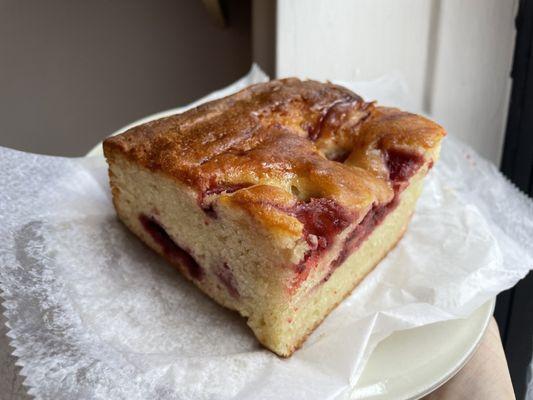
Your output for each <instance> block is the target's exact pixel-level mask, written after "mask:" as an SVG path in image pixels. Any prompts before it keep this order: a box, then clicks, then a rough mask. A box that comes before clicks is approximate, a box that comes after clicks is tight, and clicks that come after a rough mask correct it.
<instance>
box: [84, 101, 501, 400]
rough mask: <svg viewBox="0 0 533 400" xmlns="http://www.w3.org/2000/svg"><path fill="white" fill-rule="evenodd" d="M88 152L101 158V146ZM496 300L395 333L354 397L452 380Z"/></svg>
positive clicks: (399, 397)
mask: <svg viewBox="0 0 533 400" xmlns="http://www.w3.org/2000/svg"><path fill="white" fill-rule="evenodd" d="M182 111H183V109H172V110H168V111H163V112H161V113H157V114H154V115H150V116H148V117H146V118H143V119H140V120H138V121H135V122H133V123H131V124H129V125H127V126H125V127H123V128H121V129H119V130H118V131H116V132H114V133H113V135H116V134H118V133H121V132H124V131H125V130H127V129H129V128H131V127H133V126H136V125H138V124H141V123H145V122H148V121H151V120H154V119H158V118H163V117H166V116H169V115H172V114H176V113H178V112H182ZM87 156H97V157H98V156H100V157H101V156H103V154H102V145H101V144H98V145H97V146H95V147H94V148H93V149H92V150H91V151H90V152H89V153H88V154H87ZM494 304H495V300H494V299H493V300H491V301H489V302H487V303H486V304H484V305H483V306H481V307H480V308H479V309H477V310H476V311H475V312H474V313H473V314H472V315H471V316H470V317H468V318H465V319H459V320H452V321H444V322H439V323H435V324H431V325H427V326H423V327H420V328H415V329H409V330H405V331H401V332H397V333H395V334H393V335H391V336H389V337H388V338H387V339H385V340H384V341H382V342H381V343H380V344H379V345H378V347H377V348H376V350H374V352H373V353H372V355H371V357H370V359H369V361H368V363H367V365H366V367H365V369H364V371H363V373H362V375H361V377H360V379H359V381H358V383H357V386H356V388H355V391H354V393H353V395H352V397H351V398H352V399H354V400H355V399H363V398H365V399H372V400H407V399H419V398H420V397H422V396H424V395H426V394H428V393H431V392H432V391H433V390H435V389H436V388H438V387H439V386H441V385H442V384H444V383H445V382H446V381H447V380H448V379H450V378H452V377H453V376H454V375H455V374H456V373H457V372H458V371H459V370H460V369H461V368H462V367H463V366H464V365H465V363H466V362H467V361H468V360H469V358H470V357H471V355H472V353H473V352H474V351H475V349H476V348H477V346H478V344H479V342H480V340H481V338H482V337H483V334H484V332H485V330H486V328H487V326H488V323H489V321H490V317H491V316H492V314H493V312H494Z"/></svg>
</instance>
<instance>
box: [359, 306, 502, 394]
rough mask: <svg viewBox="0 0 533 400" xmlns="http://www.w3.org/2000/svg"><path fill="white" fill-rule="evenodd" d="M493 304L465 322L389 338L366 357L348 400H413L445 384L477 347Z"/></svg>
mask: <svg viewBox="0 0 533 400" xmlns="http://www.w3.org/2000/svg"><path fill="white" fill-rule="evenodd" d="M494 303H495V300H492V301H489V302H487V303H486V304H484V305H483V306H481V307H480V308H479V309H477V310H476V311H475V312H474V313H473V314H472V315H471V316H469V317H468V318H465V319H457V320H452V321H444V322H437V323H435V324H431V325H427V326H422V327H420V328H415V329H409V330H407V331H402V332H396V333H394V334H392V335H391V336H390V337H388V338H387V339H385V340H384V341H382V342H381V343H380V344H379V345H378V347H377V348H376V349H375V350H374V352H373V353H372V355H371V356H370V359H369V360H368V362H367V364H366V366H365V369H364V371H363V374H362V375H361V378H360V379H359V381H358V382H357V386H356V388H355V391H354V393H353V395H352V397H351V399H353V400H355V399H359V398H369V397H371V398H372V400H404V399H417V398H420V397H421V396H424V395H426V394H428V393H430V392H432V391H433V390H435V389H436V388H437V387H439V386H440V385H442V384H444V383H445V382H446V381H447V380H448V379H450V378H452V377H453V376H454V375H455V374H456V373H457V372H458V371H459V370H460V369H461V368H462V367H463V365H464V364H465V363H466V362H467V361H468V360H469V358H470V356H471V355H472V353H473V352H474V351H475V349H476V348H477V345H478V344H479V342H480V340H481V339H482V337H483V334H484V332H485V330H486V328H487V326H488V323H489V321H490V318H491V317H492V313H493V311H494Z"/></svg>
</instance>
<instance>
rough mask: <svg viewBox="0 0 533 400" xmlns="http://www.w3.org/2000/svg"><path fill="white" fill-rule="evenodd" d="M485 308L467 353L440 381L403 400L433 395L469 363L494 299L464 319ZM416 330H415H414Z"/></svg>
mask: <svg viewBox="0 0 533 400" xmlns="http://www.w3.org/2000/svg"><path fill="white" fill-rule="evenodd" d="M482 307H486V311H485V318H484V320H483V325H482V327H481V329H480V330H479V332H478V334H477V336H476V338H475V340H474V341H473V342H472V344H471V345H470V348H469V349H468V351H467V352H466V353H465V354H464V355H463V357H462V358H461V359H460V361H459V362H458V363H457V364H456V365H455V366H454V367H453V368H452V369H451V370H450V371H449V372H448V373H446V374H445V375H444V376H443V377H442V378H441V379H440V380H438V381H437V382H434V383H433V384H432V385H430V386H428V387H427V388H425V389H424V390H423V391H422V392H420V393H418V394H415V395H413V396H411V397H408V398H406V399H405V400H418V399H421V398H422V397H424V396H427V395H428V394H430V393H433V392H434V391H435V390H437V389H438V388H440V387H441V386H443V385H444V384H445V383H446V382H448V381H449V380H450V379H452V378H453V377H454V376H455V375H457V374H458V373H459V372H460V371H461V370H462V369H463V367H464V366H465V365H466V364H467V363H468V361H470V359H471V358H472V356H473V355H474V353H475V352H476V350H477V349H478V347H479V345H480V343H481V340H482V339H483V337H484V336H485V333H486V332H487V329H488V327H489V324H490V320H491V318H492V316H493V314H494V309H495V307H496V297H493V298H491V299H490V300H488V301H486V302H485V303H483V304H482V305H481V306H480V307H478V308H477V309H476V310H474V311H473V312H472V313H471V314H470V315H469V316H468V317H466V318H465V319H469V318H470V317H471V316H472V315H473V314H474V313H475V312H476V311H477V310H478V309H479V308H482ZM414 329H416V328H414Z"/></svg>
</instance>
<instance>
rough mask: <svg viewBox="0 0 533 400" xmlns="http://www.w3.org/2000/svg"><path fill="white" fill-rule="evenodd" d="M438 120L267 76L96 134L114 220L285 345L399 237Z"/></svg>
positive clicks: (327, 86)
mask: <svg viewBox="0 0 533 400" xmlns="http://www.w3.org/2000/svg"><path fill="white" fill-rule="evenodd" d="M444 135H445V131H444V130H443V128H442V127H441V126H439V125H438V124H436V123H434V122H432V121H430V120H428V119H426V118H424V117H421V116H418V115H414V114H410V113H407V112H403V111H400V110H398V109H395V108H387V107H381V106H378V105H377V104H375V103H373V102H365V101H364V100H363V99H362V98H361V97H359V96H358V95H356V94H355V93H353V92H351V91H350V90H348V89H346V88H344V87H341V86H337V85H334V84H331V83H320V82H316V81H311V80H308V81H301V80H299V79H294V78H291V79H282V80H274V81H270V82H268V83H261V84H257V85H253V86H250V87H248V88H246V89H244V90H242V91H240V92H238V93H236V94H234V95H231V96H228V97H225V98H223V99H220V100H215V101H212V102H209V103H205V104H203V105H201V106H199V107H197V108H194V109H192V110H189V111H187V112H185V113H182V114H179V115H174V116H171V117H167V118H162V119H159V120H156V121H152V122H149V123H146V124H143V125H139V126H137V127H134V128H132V129H130V130H128V131H126V132H125V133H123V134H121V135H118V136H115V137H111V138H109V139H107V140H105V141H104V144H103V146H104V153H105V156H106V159H107V162H108V164H109V177H110V184H111V190H112V194H113V203H114V206H115V208H116V211H117V214H118V216H119V218H120V219H121V220H122V222H123V223H124V224H125V225H126V226H127V227H128V228H129V229H130V230H131V231H132V232H134V233H135V234H136V235H137V236H138V237H139V238H140V239H141V240H142V241H143V242H144V243H146V244H147V245H148V246H149V247H151V248H152V249H153V250H154V251H156V252H158V253H159V254H161V255H162V256H163V257H165V258H166V259H167V260H168V261H169V262H170V263H171V264H173V265H174V266H175V267H176V268H178V269H179V270H180V271H181V273H182V274H183V275H184V276H185V277H186V278H187V279H189V280H191V281H192V282H193V283H194V284H195V285H196V286H197V287H198V288H199V289H200V290H202V291H203V292H204V293H205V294H207V295H208V296H209V297H211V298H212V299H214V300H215V301H216V302H217V303H219V304H221V305H223V306H224V307H227V308H230V309H232V310H236V311H238V312H239V313H240V314H241V315H242V316H243V317H245V318H246V319H247V323H248V325H249V326H250V328H251V329H252V331H253V332H254V334H255V335H256V337H257V339H258V340H259V341H260V342H261V343H262V344H263V345H264V346H265V347H267V348H268V349H270V350H272V351H273V352H275V353H276V354H278V355H280V356H290V355H291V354H292V353H293V352H294V351H295V350H296V349H297V348H298V347H299V346H301V345H302V343H303V342H304V341H305V339H306V338H307V336H308V335H309V334H310V333H311V332H312V331H313V329H315V328H316V326H317V325H318V324H320V322H321V321H322V320H323V319H324V318H325V317H326V316H327V315H328V313H329V312H330V311H331V310H332V309H333V308H334V307H335V306H336V305H337V304H339V302H340V301H342V300H343V298H344V297H346V296H347V295H348V294H349V293H350V292H351V291H352V290H353V289H354V288H355V287H356V286H357V285H358V283H359V282H361V280H362V279H363V278H364V277H365V275H367V274H368V273H369V272H370V271H371V270H372V269H373V268H374V267H375V266H376V264H378V263H379V261H380V260H381V259H382V258H383V257H384V256H385V255H386V254H387V253H388V252H389V251H390V250H391V249H392V248H393V247H394V246H395V245H396V243H397V242H398V241H399V240H400V238H401V237H402V235H403V233H404V232H405V230H406V227H407V224H408V222H409V219H410V217H411V215H412V213H413V210H414V208H415V203H416V200H417V198H418V196H419V194H420V191H421V188H422V181H423V179H424V177H425V175H426V173H427V172H428V170H429V169H430V168H431V167H432V166H433V164H434V163H435V162H436V160H437V158H438V155H439V149H440V141H441V139H442V138H443V136H444Z"/></svg>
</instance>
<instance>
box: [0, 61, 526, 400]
mask: <svg viewBox="0 0 533 400" xmlns="http://www.w3.org/2000/svg"><path fill="white" fill-rule="evenodd" d="M265 79H266V77H265V75H264V74H262V73H261V71H259V70H258V69H257V68H254V69H253V70H252V72H251V73H250V74H249V75H248V76H246V77H244V78H243V79H242V80H240V81H239V82H237V84H236V85H234V86H230V87H228V88H226V89H224V90H223V91H220V92H217V93H216V94H215V95H216V96H221V95H224V94H227V93H230V92H232V91H234V90H236V89H238V88H241V87H243V86H245V85H247V84H249V83H252V82H256V81H262V80H265ZM344 84H346V85H347V86H350V87H352V88H353V89H355V90H356V91H358V92H359V93H361V94H363V95H364V96H365V97H366V98H367V99H372V98H379V99H380V100H381V102H382V103H383V104H395V105H405V98H406V96H405V95H404V94H403V91H405V90H406V89H405V87H404V86H403V84H401V80H398V79H397V78H395V77H392V78H391V77H388V78H384V79H381V80H378V81H375V82H367V83H358V84H351V83H344ZM452 134H453V133H452ZM106 173H107V172H106V165H105V163H104V161H103V159H102V157H101V156H96V157H87V158H80V159H68V158H58V157H47V156H40V155H34V154H28V153H23V152H18V151H14V150H9V149H5V148H0V288H1V290H2V296H3V298H4V299H5V301H4V303H3V304H4V307H5V309H6V311H5V315H6V317H7V320H8V325H9V328H10V332H9V336H10V337H11V338H12V344H13V346H14V347H15V349H16V350H15V352H14V354H15V355H16V356H17V357H18V359H19V363H20V365H22V366H23V369H22V373H23V375H25V376H26V377H27V378H26V384H27V385H28V386H29V388H30V390H29V391H30V393H31V394H32V395H35V396H36V397H37V398H38V399H148V398H154V399H276V400H279V399H299V398H306V399H320V400H323V399H335V398H347V397H349V394H350V393H351V390H352V388H353V386H354V385H355V383H356V381H357V378H358V376H359V375H360V373H361V370H362V368H363V366H364V361H365V360H366V359H367V358H368V355H369V354H370V352H371V351H372V349H373V348H374V347H375V346H376V344H377V343H378V342H379V341H380V340H382V339H383V338H385V337H386V336H388V335H389V334H391V333H392V332H394V331H397V330H401V329H407V328H411V327H416V326H421V325H425V324H429V323H432V322H436V321H442V320H446V319H452V318H460V317H465V316H468V315H469V314H470V313H471V312H472V311H473V310H475V309H476V308H477V307H479V306H480V305H481V304H483V303H484V302H486V301H487V300H489V299H490V298H492V297H493V296H495V295H496V294H497V293H499V292H500V291H502V290H504V289H506V288H509V287H511V286H513V285H514V284H515V283H516V282H517V281H518V280H519V279H521V278H522V277H523V276H524V275H525V274H526V273H527V272H528V270H529V269H530V268H532V267H533V241H532V238H533V203H532V202H531V201H530V200H529V199H528V198H526V196H525V195H523V194H521V193H520V192H519V191H518V190H517V189H516V188H514V187H513V186H512V185H511V184H510V183H509V182H507V181H506V179H505V178H503V177H502V176H501V175H500V173H499V172H498V171H497V169H496V168H495V167H494V166H493V165H492V164H490V163H488V162H487V161H485V160H483V159H481V158H480V157H479V156H477V155H476V154H475V153H474V152H473V151H472V150H470V149H469V148H468V147H467V146H465V145H463V144H461V143H460V142H459V141H457V140H456V139H454V138H453V136H452V135H450V136H449V137H447V138H446V139H445V141H444V144H443V151H442V158H441V161H440V162H439V163H438V164H437V166H436V167H435V168H434V169H433V170H432V171H431V173H430V176H429V177H428V179H427V183H426V186H425V189H424V192H423V194H422V196H421V199H420V201H419V204H418V207H417V210H416V213H415V215H414V218H413V220H412V222H411V224H410V226H409V229H408V231H407V234H406V235H405V237H404V238H403V239H402V241H401V242H400V243H399V245H398V246H397V248H396V249H395V250H393V251H392V252H391V253H390V254H389V256H388V257H387V258H386V259H385V260H384V261H383V262H382V263H381V264H380V265H379V267H378V268H376V269H375V271H374V272H372V273H371V274H370V275H369V276H368V277H367V278H366V279H365V280H364V282H363V283H362V284H361V285H360V286H359V287H358V288H357V290H355V291H354V293H353V294H352V295H351V296H349V297H348V298H347V299H346V300H345V301H344V302H343V303H342V304H341V305H340V306H339V307H338V308H337V309H336V310H335V311H334V312H333V313H332V314H331V315H330V316H329V317H328V318H327V319H326V320H325V321H324V323H323V324H322V325H321V326H320V327H319V328H318V329H317V330H316V331H315V332H314V333H313V334H312V335H311V336H310V338H309V340H308V341H307V342H306V343H305V345H304V346H303V348H302V349H301V350H299V351H298V352H296V353H295V354H294V355H293V356H292V357H291V358H289V359H280V358H278V357H277V356H275V355H273V354H272V353H270V352H269V351H266V350H264V349H262V348H261V347H260V346H259V345H258V344H257V342H256V340H255V339H254V337H253V336H252V334H251V332H250V331H249V330H248V328H247V327H246V325H245V322H244V321H243V320H242V319H241V318H239V317H238V316H237V315H235V314H234V313H232V312H229V311H227V310H225V309H223V308H221V307H219V306H218V305H216V304H215V303H214V302H212V301H211V300H209V299H208V298H207V297H206V296H204V295H202V294H201V293H200V292H199V291H198V290H197V289H195V288H194V287H193V286H192V285H191V284H190V283H188V282H186V281H185V280H184V279H183V278H182V277H181V276H180V275H179V274H178V273H177V272H175V271H174V270H173V269H172V268H171V267H169V266H168V265H167V264H166V263H165V262H164V261H163V260H161V259H160V258H159V257H158V256H156V255H155V254H153V253H152V252H151V251H149V250H148V249H147V248H146V247H145V246H144V245H142V244H141V243H140V242H139V241H138V240H137V239H136V238H134V237H133V235H132V234H130V233H129V232H128V231H127V230H126V229H125V228H124V227H123V226H122V225H121V224H120V223H119V222H118V221H117V219H116V217H115V213H114V210H113V208H112V205H111V201H110V195H109V190H108V182H107V175H106Z"/></svg>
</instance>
